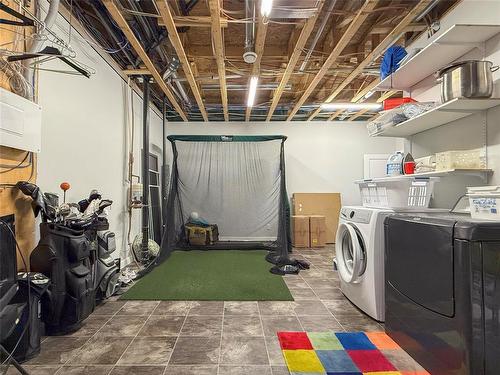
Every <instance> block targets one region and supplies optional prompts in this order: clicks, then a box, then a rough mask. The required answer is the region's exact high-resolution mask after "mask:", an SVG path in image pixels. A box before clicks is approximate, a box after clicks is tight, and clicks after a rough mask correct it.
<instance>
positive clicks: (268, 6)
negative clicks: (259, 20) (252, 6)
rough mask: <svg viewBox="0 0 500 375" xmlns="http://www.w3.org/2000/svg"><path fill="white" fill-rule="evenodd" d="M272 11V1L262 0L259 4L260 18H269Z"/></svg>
mask: <svg viewBox="0 0 500 375" xmlns="http://www.w3.org/2000/svg"><path fill="white" fill-rule="evenodd" d="M272 9H273V0H262V1H261V4H260V14H261V15H262V17H269V16H270V14H271V10H272Z"/></svg>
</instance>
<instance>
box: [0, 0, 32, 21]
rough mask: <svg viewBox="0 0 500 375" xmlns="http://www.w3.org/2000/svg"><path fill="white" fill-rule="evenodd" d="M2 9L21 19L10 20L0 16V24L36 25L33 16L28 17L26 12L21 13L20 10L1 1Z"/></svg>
mask: <svg viewBox="0 0 500 375" xmlns="http://www.w3.org/2000/svg"><path fill="white" fill-rule="evenodd" d="M0 10H3V11H4V12H5V13H7V14H10V15H11V16H13V17H15V18H17V19H18V20H20V21H14V20H8V19H5V18H0V24H4V25H14V26H35V21H34V20H32V19H31V18H28V17H26V16H25V15H24V14H21V13H19V12H18V11H16V10H14V9H12V8H10V7H8V6H7V5H5V4H4V3H2V2H0Z"/></svg>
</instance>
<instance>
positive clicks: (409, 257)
mask: <svg viewBox="0 0 500 375" xmlns="http://www.w3.org/2000/svg"><path fill="white" fill-rule="evenodd" d="M385 236H386V241H385V244H386V245H385V262H386V264H385V279H386V285H385V290H386V293H385V295H386V321H385V328H386V331H387V333H388V334H389V335H390V336H391V337H392V338H393V339H394V340H395V341H396V342H397V343H398V344H399V345H400V346H401V347H402V348H403V349H405V350H406V351H407V352H408V353H409V354H410V355H411V356H412V357H414V358H415V359H416V360H417V361H418V362H419V363H420V364H421V365H422V366H423V367H424V368H425V369H426V370H427V371H429V372H430V373H431V374H433V375H451V374H453V375H456V374H472V375H476V374H487V375H493V374H499V373H500V222H493V221H479V220H473V219H471V218H470V217H469V216H466V215H455V214H434V215H432V214H416V215H411V214H406V215H403V214H399V215H394V216H390V217H388V218H387V219H386V220H385Z"/></svg>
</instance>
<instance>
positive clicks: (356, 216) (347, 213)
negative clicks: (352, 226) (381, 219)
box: [340, 207, 373, 224]
mask: <svg viewBox="0 0 500 375" xmlns="http://www.w3.org/2000/svg"><path fill="white" fill-rule="evenodd" d="M372 213H373V212H372V211H370V210H363V209H357V210H356V209H352V208H348V207H342V209H341V210H340V216H341V218H343V219H345V220H348V221H351V222H353V223H365V224H368V223H369V222H370V219H371V217H372Z"/></svg>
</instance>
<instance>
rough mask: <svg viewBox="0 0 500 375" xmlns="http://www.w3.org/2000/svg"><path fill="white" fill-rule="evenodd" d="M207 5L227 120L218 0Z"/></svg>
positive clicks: (222, 44) (224, 64)
mask: <svg viewBox="0 0 500 375" xmlns="http://www.w3.org/2000/svg"><path fill="white" fill-rule="evenodd" d="M209 6H210V16H211V19H212V40H213V43H214V48H215V59H216V60H217V70H218V73H219V82H220V96H221V99H222V109H223V111H224V120H225V121H229V111H228V105H227V90H226V63H225V62H224V42H223V40H222V25H221V16H220V4H219V0H209Z"/></svg>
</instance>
